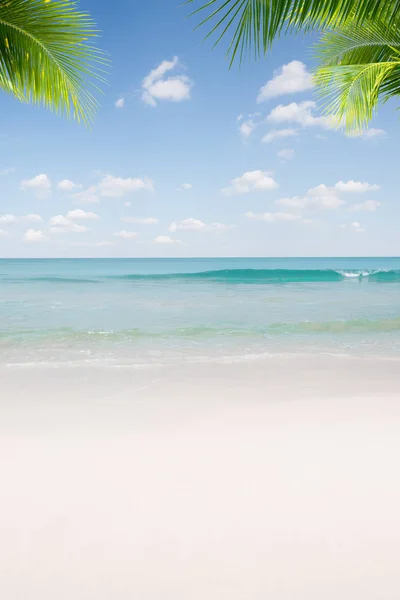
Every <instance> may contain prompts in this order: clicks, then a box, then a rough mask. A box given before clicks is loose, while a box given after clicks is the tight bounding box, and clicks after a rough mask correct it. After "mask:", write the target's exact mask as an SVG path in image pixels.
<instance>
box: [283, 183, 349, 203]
mask: <svg viewBox="0 0 400 600" xmlns="http://www.w3.org/2000/svg"><path fill="white" fill-rule="evenodd" d="M275 204H279V205H281V206H287V207H290V208H295V209H297V210H301V209H311V210H312V209H314V210H315V209H328V210H335V209H337V208H339V207H340V206H342V205H343V204H344V201H343V200H342V199H341V198H339V196H338V194H337V191H336V190H335V189H334V188H331V187H328V186H327V185H325V184H323V183H321V184H320V185H317V186H316V187H314V188H310V189H309V190H308V191H307V193H306V195H305V196H294V197H292V198H281V199H279V200H277V201H276V202H275Z"/></svg>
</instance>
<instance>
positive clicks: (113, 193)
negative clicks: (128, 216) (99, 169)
mask: <svg viewBox="0 0 400 600" xmlns="http://www.w3.org/2000/svg"><path fill="white" fill-rule="evenodd" d="M95 189H96V191H97V192H98V194H99V195H100V196H109V197H114V198H117V197H121V196H124V195H125V194H128V193H130V192H138V191H139V190H147V191H149V192H152V191H154V187H153V182H152V181H151V179H140V178H139V177H126V178H123V177H114V176H113V175H106V176H105V177H103V178H102V179H101V180H100V183H98V185H97V186H95Z"/></svg>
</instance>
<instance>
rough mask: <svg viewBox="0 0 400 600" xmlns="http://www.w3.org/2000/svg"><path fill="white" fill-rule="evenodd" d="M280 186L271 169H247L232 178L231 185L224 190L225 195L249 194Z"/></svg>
mask: <svg viewBox="0 0 400 600" xmlns="http://www.w3.org/2000/svg"><path fill="white" fill-rule="evenodd" d="M277 187H278V184H277V182H276V181H275V180H274V179H273V177H272V174H271V173H270V172H269V171H261V170H256V171H247V172H246V173H243V175H241V176H240V177H236V179H232V180H231V182H230V186H229V187H226V188H224V189H223V190H222V193H223V194H224V195H225V196H234V195H238V194H248V193H250V192H265V191H268V190H273V189H275V188H277Z"/></svg>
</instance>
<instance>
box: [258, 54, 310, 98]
mask: <svg viewBox="0 0 400 600" xmlns="http://www.w3.org/2000/svg"><path fill="white" fill-rule="evenodd" d="M313 87H314V83H313V78H312V75H311V73H310V72H309V71H308V70H307V67H306V65H305V64H304V63H302V62H301V61H299V60H292V62H290V63H288V64H287V65H283V67H281V69H279V70H278V71H276V72H275V74H274V77H273V78H272V79H270V81H267V83H266V84H265V85H264V86H263V87H262V88H261V89H260V92H259V94H258V97H257V102H265V100H268V99H269V98H276V97H277V96H282V95H284V94H296V93H298V92H304V91H306V90H310V89H312V88H313Z"/></svg>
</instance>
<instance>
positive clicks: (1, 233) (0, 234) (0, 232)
mask: <svg viewBox="0 0 400 600" xmlns="http://www.w3.org/2000/svg"><path fill="white" fill-rule="evenodd" d="M7 236H8V231H5V230H4V229H0V238H2V237H7Z"/></svg>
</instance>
